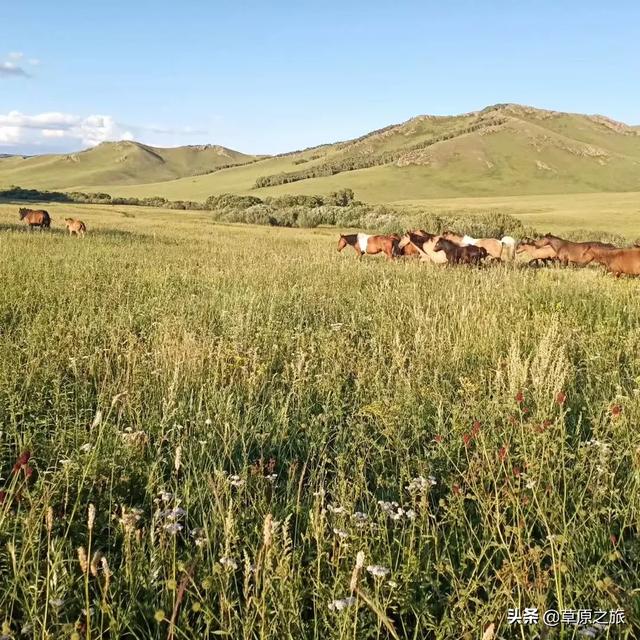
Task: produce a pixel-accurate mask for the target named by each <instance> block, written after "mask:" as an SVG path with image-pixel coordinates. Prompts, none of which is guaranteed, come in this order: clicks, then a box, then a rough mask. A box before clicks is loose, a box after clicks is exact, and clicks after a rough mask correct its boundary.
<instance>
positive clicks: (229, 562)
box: [218, 556, 238, 571]
mask: <svg viewBox="0 0 640 640" xmlns="http://www.w3.org/2000/svg"><path fill="white" fill-rule="evenodd" d="M218 562H219V563H220V564H221V565H222V566H223V567H225V568H227V569H232V570H234V571H235V570H236V569H237V568H238V564H237V562H236V561H235V560H234V559H233V558H230V557H229V556H222V558H220V560H218Z"/></svg>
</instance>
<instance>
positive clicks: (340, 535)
mask: <svg viewBox="0 0 640 640" xmlns="http://www.w3.org/2000/svg"><path fill="white" fill-rule="evenodd" d="M333 533H335V534H336V535H337V536H338V538H342V539H343V540H344V539H345V538H348V537H349V534H348V533H347V532H346V531H343V530H342V529H336V528H334V529H333Z"/></svg>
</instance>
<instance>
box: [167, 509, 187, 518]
mask: <svg viewBox="0 0 640 640" xmlns="http://www.w3.org/2000/svg"><path fill="white" fill-rule="evenodd" d="M162 515H163V516H164V517H165V518H166V519H167V520H179V519H180V518H184V516H186V515H187V512H186V511H185V510H184V509H182V508H181V507H174V508H173V509H168V510H167V511H165V512H164V513H163V514H162Z"/></svg>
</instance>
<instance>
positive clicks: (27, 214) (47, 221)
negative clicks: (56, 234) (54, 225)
mask: <svg viewBox="0 0 640 640" xmlns="http://www.w3.org/2000/svg"><path fill="white" fill-rule="evenodd" d="M18 215H19V216H20V220H26V221H27V224H28V225H29V229H33V228H34V227H40V228H41V229H49V228H50V227H51V217H50V216H49V213H48V212H47V211H44V210H43V209H39V210H37V211H36V210H34V209H25V208H24V207H22V208H20V209H18Z"/></svg>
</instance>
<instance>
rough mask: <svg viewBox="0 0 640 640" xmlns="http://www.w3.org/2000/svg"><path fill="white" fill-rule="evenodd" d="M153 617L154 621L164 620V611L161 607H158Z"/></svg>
mask: <svg viewBox="0 0 640 640" xmlns="http://www.w3.org/2000/svg"><path fill="white" fill-rule="evenodd" d="M153 617H154V618H155V619H156V622H162V621H163V620H164V611H163V610H162V609H158V610H157V611H156V612H155V613H154V614H153Z"/></svg>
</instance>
